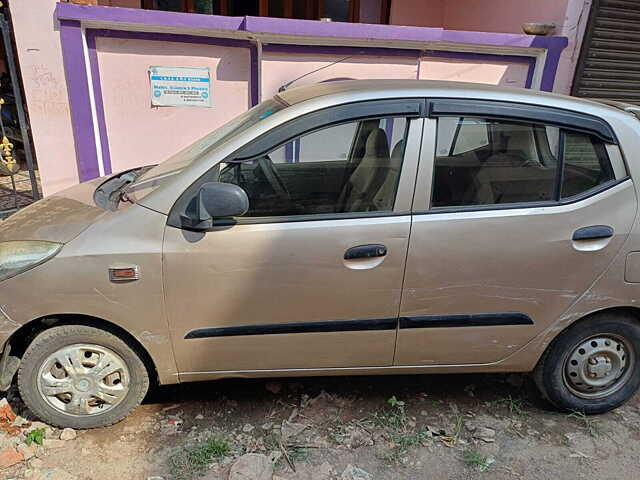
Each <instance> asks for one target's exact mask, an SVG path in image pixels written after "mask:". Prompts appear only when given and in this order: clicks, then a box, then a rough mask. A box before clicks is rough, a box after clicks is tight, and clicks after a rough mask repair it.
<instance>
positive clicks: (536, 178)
mask: <svg viewBox="0 0 640 480" xmlns="http://www.w3.org/2000/svg"><path fill="white" fill-rule="evenodd" d="M437 122H438V127H437V144H436V158H435V162H434V178H433V192H432V202H431V205H432V207H433V208H439V207H468V206H483V205H486V206H491V205H501V204H521V203H539V202H552V201H560V200H563V199H571V198H574V197H576V196H580V195H584V194H588V193H589V192H590V191H593V190H595V189H598V188H601V186H603V185H606V184H608V183H610V182H614V181H615V180H616V176H615V174H614V171H613V168H612V166H611V161H610V159H609V156H608V154H607V146H606V145H605V143H604V142H602V141H601V140H599V139H598V138H597V137H595V136H592V135H589V134H586V133H582V132H575V131H571V130H565V129H561V128H559V127H556V126H553V125H542V124H538V123H526V122H521V121H509V120H496V119H490V118H481V117H473V118H471V117H441V118H438V120H437Z"/></svg>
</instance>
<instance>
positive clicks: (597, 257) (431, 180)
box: [395, 109, 636, 365]
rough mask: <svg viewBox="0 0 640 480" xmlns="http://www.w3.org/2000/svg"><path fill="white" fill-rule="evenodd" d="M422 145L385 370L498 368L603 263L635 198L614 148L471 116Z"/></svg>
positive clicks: (444, 121) (622, 232)
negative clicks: (393, 346) (394, 337)
mask: <svg viewBox="0 0 640 480" xmlns="http://www.w3.org/2000/svg"><path fill="white" fill-rule="evenodd" d="M493 113H494V114H495V112H493ZM507 114H508V112H507ZM576 115H577V114H576ZM436 134H437V135H436ZM425 137H429V138H430V139H431V142H430V145H431V146H430V150H431V154H430V155H429V154H427V153H426V150H428V148H427V146H426V144H425V154H423V163H422V164H421V166H420V173H419V178H418V186H417V187H416V204H414V207H415V210H416V211H415V215H414V219H413V227H412V233H411V241H410V246H409V253H408V258H407V273H406V278H405V289H404V293H403V299H402V306H401V313H400V315H401V319H400V328H399V333H398V347H397V352H396V360H395V363H396V364H398V365H455V364H486V363H491V362H497V361H499V360H501V359H504V358H506V357H507V356H509V355H510V354H512V353H514V352H516V351H517V350H518V349H519V348H521V347H523V346H524V345H525V344H526V343H527V342H528V341H530V340H531V339H533V338H534V337H535V336H536V335H537V334H538V333H540V332H542V331H544V330H545V329H547V328H548V327H549V326H550V325H551V324H552V323H553V322H554V321H556V320H558V319H559V318H560V317H561V316H562V314H563V312H565V311H566V310H567V309H568V308H569V307H570V306H571V305H572V304H573V302H575V301H576V300H577V299H578V298H579V297H580V296H581V295H582V294H583V293H584V292H585V291H586V290H587V289H588V287H589V286H590V285H591V284H592V283H593V282H594V281H595V280H596V278H597V277H598V276H599V275H600V274H601V273H602V272H603V271H604V270H605V269H606V268H607V266H608V265H609V264H610V263H611V261H612V260H613V258H614V256H615V255H616V253H617V252H618V251H619V249H620V247H621V245H622V244H623V242H624V241H625V238H626V237H627V235H628V233H629V230H630V228H631V225H632V222H633V218H634V216H635V210H636V199H635V193H634V187H633V184H632V182H631V180H630V179H629V178H628V177H627V175H626V171H625V168H624V165H623V162H622V157H621V155H620V151H619V149H618V146H617V145H615V144H613V142H606V141H604V140H602V139H601V138H599V137H598V136H597V135H594V134H590V133H585V132H582V131H573V130H572V129H571V128H560V127H557V126H554V125H553V124H544V123H539V122H537V121H530V122H526V121H523V119H522V118H521V117H520V118H517V119H514V120H510V119H509V118H501V119H496V118H494V117H493V116H491V117H489V116H487V117H483V116H482V115H481V114H479V112H478V109H475V110H474V114H473V115H470V116H469V117H462V116H459V115H456V116H448V117H446V116H444V117H441V118H438V119H428V120H426V121H425ZM434 157H435V161H434Z"/></svg>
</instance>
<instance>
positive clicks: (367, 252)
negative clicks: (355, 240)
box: [344, 245, 387, 260]
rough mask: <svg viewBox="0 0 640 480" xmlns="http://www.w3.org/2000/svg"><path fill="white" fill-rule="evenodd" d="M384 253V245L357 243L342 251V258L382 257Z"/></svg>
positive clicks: (385, 249) (385, 248)
mask: <svg viewBox="0 0 640 480" xmlns="http://www.w3.org/2000/svg"><path fill="white" fill-rule="evenodd" d="M386 254H387V247H385V246H384V245H358V246H357V247H351V248H350V249H348V250H347V251H346V252H344V259H345V260H353V259H354V258H372V257H384V256H385V255H386Z"/></svg>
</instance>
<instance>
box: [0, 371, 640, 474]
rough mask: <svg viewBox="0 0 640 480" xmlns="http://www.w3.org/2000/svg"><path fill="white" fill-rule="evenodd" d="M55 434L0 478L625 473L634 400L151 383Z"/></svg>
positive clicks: (511, 385) (417, 387)
mask: <svg viewBox="0 0 640 480" xmlns="http://www.w3.org/2000/svg"><path fill="white" fill-rule="evenodd" d="M8 398H9V403H10V404H11V406H12V407H13V409H14V411H15V412H16V413H17V414H18V415H20V416H21V417H23V418H24V419H25V421H29V420H32V419H31V417H30V414H29V412H28V411H26V410H25V408H24V406H23V405H22V404H21V402H20V399H19V398H18V397H17V395H16V393H15V392H10V395H9V397H8ZM61 433H62V432H61V431H58V430H55V429H53V430H52V432H50V433H49V435H50V436H51V438H50V440H52V441H55V440H57V441H58V442H62V444H59V445H58V446H57V448H46V445H45V446H43V447H42V448H40V447H38V448H37V449H36V452H35V454H34V456H33V457H32V458H30V459H28V460H23V461H20V462H18V463H17V464H16V465H13V466H10V467H6V468H5V469H4V470H0V478H6V479H9V478H14V479H20V478H43V479H44V478H60V479H69V480H71V479H92V480H100V479H112V478H114V477H115V478H127V479H143V480H144V479H150V478H153V479H160V478H161V479H163V480H169V479H176V480H191V479H195V478H206V479H210V480H213V479H225V480H226V479H227V478H244V477H238V476H237V475H243V473H242V472H241V471H240V470H242V469H243V468H244V469H247V471H253V472H261V473H252V475H267V476H270V475H271V473H270V471H267V470H265V465H273V471H274V473H273V478H274V479H280V480H282V479H310V480H311V479H313V480H321V479H347V480H351V479H358V480H359V479H364V480H367V479H422V478H454V479H467V478H469V479H471V478H477V477H478V476H485V477H486V478H491V479H513V478H526V479H547V478H548V479H553V480H556V479H564V478H566V479H573V478H580V477H583V476H584V477H586V478H600V479H609V478H610V479H614V478H616V479H617V478H635V475H636V473H635V472H636V470H637V458H638V455H639V454H640V441H639V439H640V398H639V397H638V396H636V397H635V398H634V399H632V401H631V402H629V403H628V404H627V405H625V406H624V407H622V408H620V409H618V410H616V411H614V412H611V413H608V414H606V415H600V416H592V417H585V416H583V415H581V414H580V413H574V414H571V415H568V414H565V413H559V412H556V411H554V410H552V409H550V408H549V407H548V405H546V404H545V403H544V402H543V401H542V400H540V398H539V396H538V395H537V393H536V392H535V389H534V388H533V387H532V385H531V384H530V383H529V381H528V380H527V379H526V377H523V376H519V375H433V376H394V377H378V376H374V377H351V378H339V377H331V378H306V379H284V380H225V381H220V382H211V383H199V384H187V385H180V386H175V387H163V388H159V389H157V390H156V391H154V392H152V393H151V394H150V395H149V396H148V398H147V399H146V401H145V403H144V404H143V405H142V406H141V407H140V408H138V409H137V410H136V411H135V412H134V414H133V415H131V416H130V417H129V418H127V419H125V420H124V421H122V422H121V423H119V424H117V425H114V426H112V427H108V428H104V429H97V430H89V431H78V432H75V433H77V437H76V438H73V439H70V440H67V441H64V440H59V438H60V434H61ZM246 454H258V455H253V456H249V457H244V458H243V460H242V462H238V463H237V464H236V466H234V467H233V468H234V469H235V470H234V472H233V473H232V475H231V477H230V470H232V465H234V463H235V462H237V461H238V460H237V459H238V458H240V457H242V456H243V455H246ZM265 457H266V458H268V459H269V462H271V463H270V464H269V463H265ZM251 469H254V470H251ZM238 472H239V473H238ZM265 472H266V473H265ZM256 478H258V477H256ZM260 478H263V477H260ZM265 478H266V477H265Z"/></svg>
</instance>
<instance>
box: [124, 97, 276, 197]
mask: <svg viewBox="0 0 640 480" xmlns="http://www.w3.org/2000/svg"><path fill="white" fill-rule="evenodd" d="M283 108H285V105H284V104H282V103H280V102H277V101H275V100H273V99H270V100H267V101H265V102H262V103H260V104H258V105H256V106H255V107H253V108H252V109H250V110H248V111H246V112H244V113H243V114H241V115H239V116H237V117H236V118H234V119H233V120H231V121H229V122H227V123H225V124H224V125H223V126H221V127H220V128H218V129H216V130H214V131H213V132H211V133H208V134H207V135H205V136H204V137H202V138H201V139H200V140H198V141H196V142H195V143H192V144H191V145H189V146H188V147H186V148H184V149H182V150H180V151H179V152H178V153H176V154H174V155H172V156H171V157H169V158H168V159H166V160H165V161H164V162H162V163H160V164H159V165H158V166H156V167H154V168H152V169H150V170H149V171H147V172H145V173H144V174H143V175H140V176H139V177H138V178H137V179H136V180H135V181H134V182H133V183H131V184H130V185H129V186H128V187H127V190H126V191H127V193H128V194H129V195H132V194H133V197H134V198H135V199H136V200H140V199H141V198H143V197H144V196H145V195H147V194H148V193H150V192H151V191H152V190H153V189H154V188H155V187H157V186H158V185H160V184H161V183H162V182H163V181H164V180H166V179H167V178H169V177H172V176H173V175H176V174H178V173H180V172H181V171H182V170H184V169H185V168H186V167H188V166H189V165H190V164H191V163H192V162H194V161H195V160H197V159H198V158H201V157H202V156H204V155H207V154H208V153H209V152H211V151H212V150H214V149H216V148H218V147H219V146H220V145H222V144H223V143H225V142H226V141H227V140H229V139H230V138H232V137H235V136H236V135H238V134H240V133H242V132H244V131H245V130H248V129H249V128H251V127H253V126H254V125H256V124H257V123H258V122H260V121H261V120H264V119H265V118H267V117H269V116H271V115H272V114H274V113H275V112H278V111H280V110H282V109H283Z"/></svg>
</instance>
